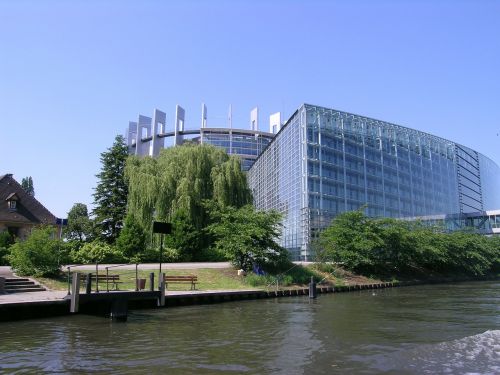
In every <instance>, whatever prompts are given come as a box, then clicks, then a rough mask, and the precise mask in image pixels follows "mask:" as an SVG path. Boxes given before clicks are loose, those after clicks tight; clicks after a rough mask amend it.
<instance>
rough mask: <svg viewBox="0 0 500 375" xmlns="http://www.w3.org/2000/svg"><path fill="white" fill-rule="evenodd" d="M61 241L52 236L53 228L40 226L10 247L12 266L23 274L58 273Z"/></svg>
mask: <svg viewBox="0 0 500 375" xmlns="http://www.w3.org/2000/svg"><path fill="white" fill-rule="evenodd" d="M61 245H62V241H60V240H58V239H55V238H54V229H53V228H51V227H40V228H37V229H35V230H33V232H32V233H31V235H30V236H29V237H28V239H26V241H23V242H19V241H18V242H16V243H15V244H14V245H12V246H11V247H10V255H9V256H8V259H9V261H10V264H11V266H12V268H13V269H14V270H15V271H16V272H17V273H18V274H19V275H24V276H37V277H39V276H52V275H57V274H58V273H59V261H60V254H59V252H60V251H61Z"/></svg>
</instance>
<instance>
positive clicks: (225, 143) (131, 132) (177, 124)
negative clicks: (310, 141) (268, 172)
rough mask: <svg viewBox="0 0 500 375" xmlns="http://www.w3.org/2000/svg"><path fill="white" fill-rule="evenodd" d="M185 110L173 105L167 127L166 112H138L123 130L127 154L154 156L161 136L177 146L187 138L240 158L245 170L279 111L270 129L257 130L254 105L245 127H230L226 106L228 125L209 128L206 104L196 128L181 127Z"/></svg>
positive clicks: (267, 138)
mask: <svg viewBox="0 0 500 375" xmlns="http://www.w3.org/2000/svg"><path fill="white" fill-rule="evenodd" d="M185 114H186V111H185V110H184V109H183V108H182V107H180V106H179V105H177V106H176V110H175V119H174V123H173V126H172V128H171V129H167V126H166V118H167V116H166V114H165V112H162V111H160V110H158V109H155V110H154V112H153V116H152V117H147V116H143V115H139V118H138V120H137V121H130V122H129V127H128V130H127V134H128V136H127V140H128V141H127V143H128V148H129V153H130V154H132V155H140V156H151V157H155V156H157V155H158V154H159V152H160V150H161V149H162V148H164V147H165V139H167V140H168V139H170V140H171V141H172V145H174V146H175V145H181V144H183V143H184V141H185V139H187V137H190V140H191V141H193V142H197V143H200V144H211V145H214V146H217V147H221V148H223V149H224V150H225V151H226V152H227V153H228V154H229V155H238V156H240V158H241V165H242V169H243V170H245V171H246V170H248V169H249V168H250V167H251V166H252V164H253V162H254V160H255V159H256V158H257V157H258V156H259V155H260V153H261V152H262V151H263V150H264V148H266V146H267V145H268V144H269V142H270V141H271V140H272V139H273V137H274V135H275V133H276V132H278V131H279V129H280V126H281V114H280V113H279V112H278V113H275V114H273V115H271V118H270V131H269V132H263V131H259V130H258V129H259V112H258V108H254V109H253V110H252V111H251V112H250V127H249V129H242V128H233V123H232V122H233V120H232V108H231V107H230V108H229V114H228V127H220V126H218V127H209V126H208V124H207V106H206V105H205V104H202V105H201V124H200V127H199V128H198V129H191V130H188V129H186V128H185Z"/></svg>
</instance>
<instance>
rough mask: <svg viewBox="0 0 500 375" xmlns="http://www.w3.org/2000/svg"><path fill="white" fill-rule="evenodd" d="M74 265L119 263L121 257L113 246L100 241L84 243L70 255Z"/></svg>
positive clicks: (121, 259)
mask: <svg viewBox="0 0 500 375" xmlns="http://www.w3.org/2000/svg"><path fill="white" fill-rule="evenodd" d="M72 258H73V262H75V263H83V264H89V263H96V262H97V263H120V262H123V261H125V259H124V258H123V255H122V254H121V253H120V252H119V251H117V250H116V249H115V248H114V247H113V246H111V245H108V244H107V243H104V242H100V241H93V242H89V243H86V244H85V245H83V246H82V247H81V248H80V249H78V250H77V251H76V252H74V253H73V254H72Z"/></svg>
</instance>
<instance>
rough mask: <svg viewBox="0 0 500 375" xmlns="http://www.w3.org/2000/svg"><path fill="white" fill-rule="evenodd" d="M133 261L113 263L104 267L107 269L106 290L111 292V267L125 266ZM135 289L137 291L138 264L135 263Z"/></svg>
mask: <svg viewBox="0 0 500 375" xmlns="http://www.w3.org/2000/svg"><path fill="white" fill-rule="evenodd" d="M131 264H133V263H127V264H113V265H112V266H107V267H104V268H105V269H106V291H107V292H109V269H110V268H118V267H123V266H129V265H131ZM96 283H99V281H98V280H96ZM135 285H136V287H135V289H136V291H137V264H136V265H135Z"/></svg>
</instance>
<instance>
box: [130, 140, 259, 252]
mask: <svg viewBox="0 0 500 375" xmlns="http://www.w3.org/2000/svg"><path fill="white" fill-rule="evenodd" d="M125 175H126V178H127V179H128V182H129V196H128V212H129V213H130V215H132V216H133V217H134V219H135V220H136V221H137V222H138V223H141V224H142V225H143V226H144V227H145V229H146V230H147V232H148V233H150V225H151V222H152V221H153V219H155V220H157V221H170V222H173V223H174V234H173V235H172V236H169V237H170V238H169V241H170V243H168V244H167V245H168V246H170V247H173V248H182V250H183V251H184V254H185V255H186V256H185V257H184V260H190V259H194V258H197V257H199V256H200V252H203V251H204V250H206V249H208V248H209V247H210V244H211V238H210V236H208V235H207V233H203V229H204V228H205V227H206V226H207V225H208V224H209V221H210V217H209V214H208V212H207V209H206V207H204V205H203V202H204V201H207V200H208V201H212V202H216V203H218V204H220V205H222V206H234V207H241V206H243V205H245V204H248V203H250V202H251V193H250V190H249V188H248V186H247V180H246V175H245V173H244V172H242V171H241V165H240V160H239V158H237V157H234V156H231V157H230V156H228V155H227V154H226V153H225V152H224V150H222V149H219V148H216V147H214V146H210V145H193V144H187V145H183V146H179V147H171V148H168V149H163V150H161V152H160V155H159V156H158V157H157V158H154V159H153V158H149V157H145V158H139V157H130V158H129V160H128V162H127V166H126V168H125ZM186 240H188V241H186Z"/></svg>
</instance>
